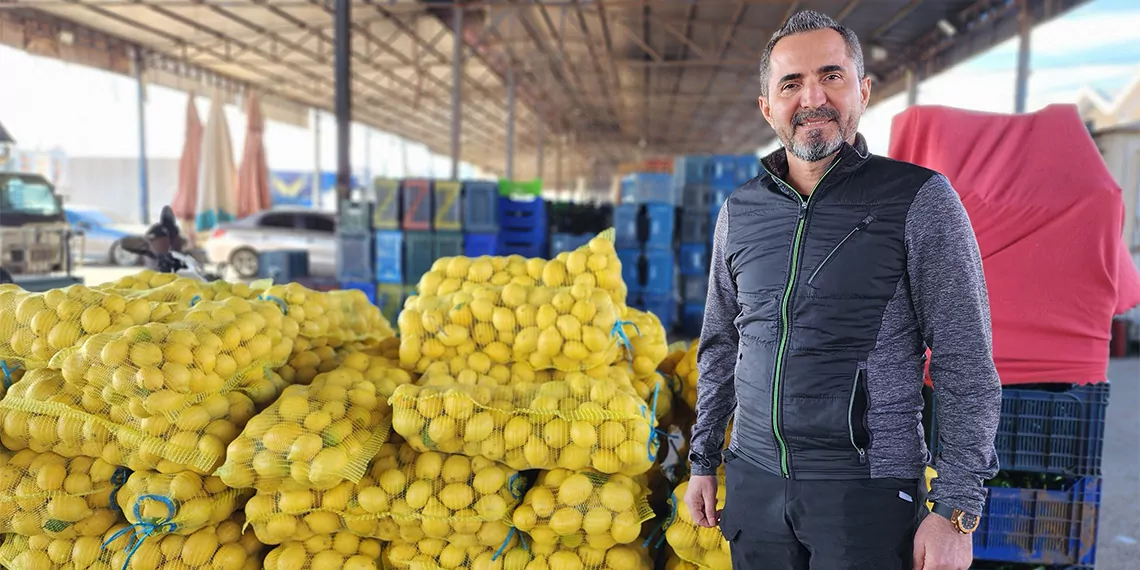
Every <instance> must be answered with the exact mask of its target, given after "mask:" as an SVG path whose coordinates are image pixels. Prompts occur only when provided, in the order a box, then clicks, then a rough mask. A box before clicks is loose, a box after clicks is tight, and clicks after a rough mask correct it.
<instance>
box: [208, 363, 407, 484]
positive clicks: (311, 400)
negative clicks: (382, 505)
mask: <svg viewBox="0 0 1140 570" xmlns="http://www.w3.org/2000/svg"><path fill="white" fill-rule="evenodd" d="M354 360H357V359H354ZM365 363H367V361H365ZM390 429H391V408H390V407H389V405H388V402H387V401H386V400H385V399H384V397H383V395H382V394H381V393H380V391H379V386H377V384H375V383H374V382H372V381H371V380H367V379H365V378H364V376H363V374H361V372H360V371H358V370H354V369H353V368H351V367H350V366H347V365H345V366H341V367H340V368H337V369H335V370H333V371H331V372H326V373H324V374H321V375H319V376H317V377H316V379H314V380H313V383H312V384H310V385H308V386H304V385H293V386H289V387H288V388H286V389H285V390H284V391H283V392H282V393H281V397H280V398H279V399H278V400H277V401H276V402H274V403H273V404H272V405H271V406H269V408H268V409H266V410H265V411H263V412H261V413H259V414H258V415H257V416H255V417H254V418H253V419H251V420H250V421H249V423H248V424H247V425H246V426H245V429H244V430H243V431H242V433H241V435H240V436H238V438H237V439H235V440H234V441H233V442H232V443H230V445H229V447H228V449H227V456H226V462H225V463H224V464H223V465H222V466H221V468H219V469H218V471H217V474H218V476H219V477H221V478H222V481H225V483H226V484H227V485H229V486H230V487H235V488H256V489H258V490H262V491H275V490H277V489H331V488H333V487H335V486H336V485H337V484H339V483H341V482H343V481H349V482H353V483H355V482H357V481H360V478H361V477H363V476H364V473H365V470H366V468H367V465H368V460H369V459H370V458H371V457H373V456H375V455H376V452H377V451H378V450H379V449H380V446H381V445H382V444H383V443H384V442H385V441H386V439H387V437H388V431H389V430H390Z"/></svg>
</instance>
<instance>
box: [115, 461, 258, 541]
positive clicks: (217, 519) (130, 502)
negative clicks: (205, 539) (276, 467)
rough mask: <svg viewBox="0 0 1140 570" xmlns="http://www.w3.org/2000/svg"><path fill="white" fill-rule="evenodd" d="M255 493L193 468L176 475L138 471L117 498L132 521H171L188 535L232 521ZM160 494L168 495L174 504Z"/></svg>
mask: <svg viewBox="0 0 1140 570" xmlns="http://www.w3.org/2000/svg"><path fill="white" fill-rule="evenodd" d="M251 496H253V491H252V490H247V489H231V488H230V487H227V486H226V484H225V483H223V482H222V480H221V479H220V478H218V477H214V476H203V475H199V474H197V473H194V472H191V471H183V472H181V473H176V474H163V473H155V472H153V471H136V472H134V473H131V475H130V477H129V478H128V479H127V482H126V484H125V485H123V488H122V489H120V490H119V491H118V493H116V500H117V501H118V504H119V505H118V506H119V508H120V509H121V510H122V511H123V515H125V516H126V519H127V522H129V523H131V524H136V523H138V522H140V521H152V522H153V521H164V522H171V523H174V524H175V525H176V526H175V527H174V530H173V531H172V532H173V533H174V534H181V535H188V534H191V533H193V532H194V531H196V530H198V529H200V528H203V527H207V526H213V525H218V524H221V523H223V522H225V521H227V520H229V519H230V518H231V517H232V516H233V514H234V512H235V511H237V510H238V509H241V508H242V507H243V506H245V503H246V501H248V500H249V498H250V497H251ZM158 497H165V498H167V499H169V501H170V503H169V504H167V503H166V502H164V501H163V500H161V499H158ZM136 508H137V511H136ZM136 513H137V514H136Z"/></svg>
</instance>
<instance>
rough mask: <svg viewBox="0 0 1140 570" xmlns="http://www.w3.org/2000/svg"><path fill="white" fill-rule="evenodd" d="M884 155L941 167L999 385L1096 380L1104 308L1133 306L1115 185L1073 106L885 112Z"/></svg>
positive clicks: (1103, 352)
mask: <svg viewBox="0 0 1140 570" xmlns="http://www.w3.org/2000/svg"><path fill="white" fill-rule="evenodd" d="M890 156H891V157H892V158H895V159H898V160H904V161H907V162H912V163H915V164H919V165H922V166H925V167H927V168H930V169H932V170H936V171H938V172H941V173H943V174H945V175H946V177H947V178H949V179H950V183H951V184H953V185H954V188H955V189H956V190H957V191H958V194H959V195H960V196H961V197H962V202H963V204H965V206H966V211H967V212H968V213H969V216H970V221H971V223H972V224H973V226H974V233H975V234H976V235H977V238H978V244H979V245H980V247H981V251H982V260H983V264H984V266H985V272H986V284H987V287H988V289H989V296H990V305H991V314H992V320H993V337H994V359H995V361H996V362H997V368H998V373H999V374H1000V376H1001V380H1002V384H1025V383H1032V382H1073V383H1078V384H1088V383H1095V382H1103V381H1104V380H1105V378H1106V376H1107V368H1108V349H1109V338H1110V336H1111V327H1112V324H1111V323H1112V317H1113V316H1114V315H1118V314H1121V313H1123V312H1124V311H1125V310H1127V309H1129V308H1131V307H1133V306H1135V305H1136V304H1137V303H1140V275H1138V274H1137V271H1136V268H1135V266H1134V265H1133V264H1132V260H1131V257H1130V256H1129V254H1128V251H1127V247H1126V246H1125V244H1124V241H1123V239H1122V237H1121V234H1122V233H1123V227H1124V201H1123V199H1122V197H1121V192H1120V187H1119V186H1117V184H1116V181H1115V180H1113V178H1112V175H1111V174H1110V173H1109V172H1108V169H1107V168H1106V167H1105V165H1104V160H1103V158H1101V155H1100V152H1099V151H1098V150H1097V147H1096V145H1095V143H1094V142H1093V140H1092V138H1091V137H1090V135H1089V132H1088V130H1087V128H1086V127H1085V125H1084V123H1083V122H1082V120H1081V118H1080V115H1079V114H1078V113H1077V109H1076V107H1075V106H1071V105H1051V106H1049V107H1046V108H1045V109H1042V110H1041V111H1039V112H1036V113H1030V114H1023V115H999V114H992V113H981V112H974V111H963V110H960V109H952V108H947V107H936V106H931V107H921V106H916V107H911V108H910V109H908V110H906V111H904V112H902V113H901V114H899V115H898V116H896V117H895V119H894V123H893V125H892V128H891V145H890ZM935 351H937V347H935Z"/></svg>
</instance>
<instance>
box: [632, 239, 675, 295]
mask: <svg viewBox="0 0 1140 570" xmlns="http://www.w3.org/2000/svg"><path fill="white" fill-rule="evenodd" d="M644 256H645V271H644V272H643V273H644V275H645V277H644V279H643V280H642V283H643V286H642V289H641V292H642V293H643V294H645V295H672V294H673V292H674V289H673V281H674V279H673V278H674V276H675V272H676V269H677V256H676V254H675V253H674V252H673V251H672V250H668V251H657V250H647V251H645V254H644Z"/></svg>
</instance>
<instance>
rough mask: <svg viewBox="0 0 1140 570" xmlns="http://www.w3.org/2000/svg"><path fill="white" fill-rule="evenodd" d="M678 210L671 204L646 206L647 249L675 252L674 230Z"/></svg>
mask: <svg viewBox="0 0 1140 570" xmlns="http://www.w3.org/2000/svg"><path fill="white" fill-rule="evenodd" d="M676 215H677V209H676V208H674V207H673V206H671V205H669V204H646V205H645V217H646V219H647V220H648V224H647V225H648V231H647V232H646V234H645V249H664V250H669V251H672V250H673V235H674V234H673V228H674V226H675V225H676V224H675V218H676Z"/></svg>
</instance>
